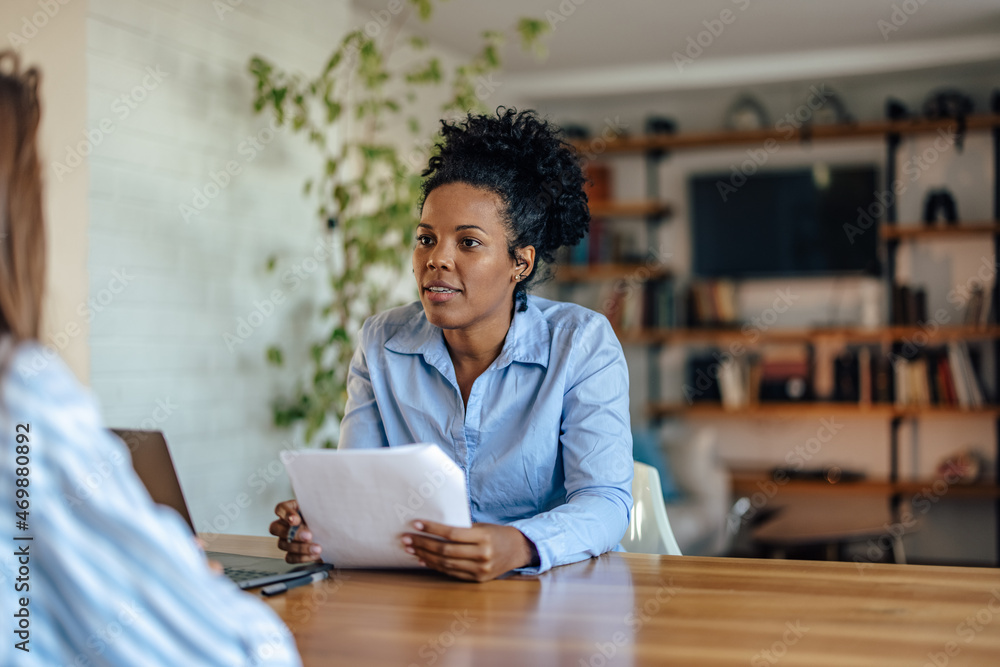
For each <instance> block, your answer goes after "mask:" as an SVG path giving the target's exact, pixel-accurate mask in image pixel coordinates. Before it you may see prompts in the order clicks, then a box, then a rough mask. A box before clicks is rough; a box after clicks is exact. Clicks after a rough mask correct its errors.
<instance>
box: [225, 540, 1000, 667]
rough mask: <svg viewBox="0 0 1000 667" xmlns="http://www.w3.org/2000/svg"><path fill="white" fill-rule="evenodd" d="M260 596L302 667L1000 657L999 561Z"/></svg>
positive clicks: (578, 575)
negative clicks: (291, 638) (995, 564)
mask: <svg viewBox="0 0 1000 667" xmlns="http://www.w3.org/2000/svg"><path fill="white" fill-rule="evenodd" d="M210 548H211V549H213V550H218V551H228V552H231V553H249V554H256V555H272V554H273V553H274V552H276V549H275V547H274V543H273V540H272V539H271V538H255V537H241V536H217V537H216V538H215V539H212V540H211V543H210ZM267 603H268V604H269V605H270V606H271V607H272V608H273V609H274V610H275V611H276V612H277V613H278V614H279V615H280V616H281V617H282V618H283V619H284V620H285V622H286V623H288V625H289V627H290V628H291V630H292V632H293V633H294V635H295V637H296V641H297V642H298V646H299V650H300V651H301V653H302V659H303V662H304V664H305V665H306V666H307V667H308V666H311V665H351V666H352V667H356V666H358V665H386V666H388V665H391V666H392V667H412V666H413V665H417V666H424V665H437V666H442V665H444V666H455V665H463V666H475V667H489V666H492V665H497V666H502V667H520V666H521V665H545V666H555V665H559V666H566V667H586V666H590V667H602V666H604V665H666V664H670V665H683V666H689V665H751V667H756V666H757V665H761V666H764V665H776V664H780V665H782V666H785V665H829V666H831V667H848V666H851V665H859V666H864V667H891V666H895V665H899V666H903V665H905V666H907V667H922V666H923V665H933V666H935V667H943V666H944V665H948V666H949V667H951V666H955V665H998V664H1000V570H993V569H981V568H956V567H927V566H916V565H882V564H861V565H859V564H856V563H825V562H824V563H820V562H811V561H774V560H750V559H731V558H692V557H674V556H649V555H644V554H605V555H604V556H601V557H600V558H596V559H591V560H588V561H584V562H582V563H577V564H575V565H568V566H564V567H560V568H555V569H554V570H552V571H550V572H548V573H546V574H544V575H542V576H540V577H521V576H514V577H509V578H507V579H503V580H499V581H492V582H489V583H486V584H471V583H464V582H459V581H456V580H452V579H448V578H446V577H444V576H440V575H438V574H436V573H434V572H431V571H377V570H340V571H336V572H335V576H333V577H332V578H331V579H329V580H327V581H325V582H322V583H320V584H314V585H311V586H306V587H302V588H298V589H295V590H293V591H290V592H289V593H287V594H285V595H281V596H278V597H275V598H271V599H268V602H267ZM949 653H950V655H949Z"/></svg>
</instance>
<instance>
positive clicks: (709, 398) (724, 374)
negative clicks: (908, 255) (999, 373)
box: [683, 342, 987, 409]
mask: <svg viewBox="0 0 1000 667" xmlns="http://www.w3.org/2000/svg"><path fill="white" fill-rule="evenodd" d="M830 363H832V367H830V368H817V367H816V362H815V359H814V358H813V355H812V353H811V350H810V349H809V347H808V346H801V345H789V346H787V347H786V348H785V349H784V350H783V349H782V346H773V347H768V346H765V347H764V348H762V349H761V350H760V351H759V352H755V353H750V354H745V355H742V356H739V357H731V356H727V355H722V354H721V353H718V352H716V353H712V354H707V355H700V356H696V357H691V358H689V359H688V366H687V373H686V379H685V385H684V392H683V393H684V397H685V399H686V400H687V401H688V402H691V403H694V402H721V403H722V405H723V406H725V407H727V408H738V407H746V406H748V405H754V404H757V403H762V402H771V401H774V402H795V401H810V400H818V401H836V402H849V403H859V404H862V405H868V404H872V403H882V404H895V405H897V406H899V407H922V406H931V405H939V406H951V407H960V408H963V409H969V408H977V407H982V406H983V405H985V404H986V403H987V397H986V396H985V392H984V390H983V383H982V379H981V377H980V376H979V373H978V371H977V369H978V368H979V355H978V354H976V352H975V351H970V349H969V347H968V345H966V344H965V343H964V342H951V343H948V345H947V346H944V347H940V348H929V349H927V350H925V351H923V352H922V353H921V354H919V355H916V356H914V357H912V358H904V357H901V356H898V355H889V354H885V353H881V352H879V350H878V348H876V347H871V346H867V345H862V346H856V347H851V348H848V349H845V350H844V351H843V352H841V353H840V354H839V355H837V356H836V357H835V358H833V359H832V361H831V362H830ZM822 376H827V377H832V382H830V383H828V382H826V381H825V380H823V379H821V377H822ZM828 385H829V386H828Z"/></svg>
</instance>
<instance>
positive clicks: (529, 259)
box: [514, 245, 535, 282]
mask: <svg viewBox="0 0 1000 667" xmlns="http://www.w3.org/2000/svg"><path fill="white" fill-rule="evenodd" d="M514 257H515V258H516V259H515V260H514V282H521V281H522V280H527V279H528V276H529V275H531V270H532V269H533V268H535V246H533V245H526V246H524V247H523V248H518V249H517V250H516V251H514Z"/></svg>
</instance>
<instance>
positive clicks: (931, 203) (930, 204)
mask: <svg viewBox="0 0 1000 667" xmlns="http://www.w3.org/2000/svg"><path fill="white" fill-rule="evenodd" d="M939 217H943V218H944V220H945V222H947V223H948V224H949V225H956V224H958V208H957V207H956V205H955V198H954V197H953V196H952V194H951V192H949V191H948V189H947V188H938V189H936V190H930V191H928V193H927V197H926V198H925V199H924V224H925V225H927V226H931V225H933V224H934V223H935V222H937V220H938V218H939Z"/></svg>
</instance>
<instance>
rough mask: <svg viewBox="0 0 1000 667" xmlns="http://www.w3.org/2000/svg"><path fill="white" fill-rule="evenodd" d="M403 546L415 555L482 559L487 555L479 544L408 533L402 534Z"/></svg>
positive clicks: (485, 558)
mask: <svg viewBox="0 0 1000 667" xmlns="http://www.w3.org/2000/svg"><path fill="white" fill-rule="evenodd" d="M403 548H404V549H406V552H407V553H413V554H415V555H418V556H419V555H421V554H431V555H434V556H438V557H440V558H450V559H456V560H471V561H483V560H487V555H486V553H485V551H484V549H483V547H482V545H479V544H465V543H461V542H443V541H441V540H436V539H434V538H433V537H425V536H422V535H413V534H408V535H404V536H403Z"/></svg>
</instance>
